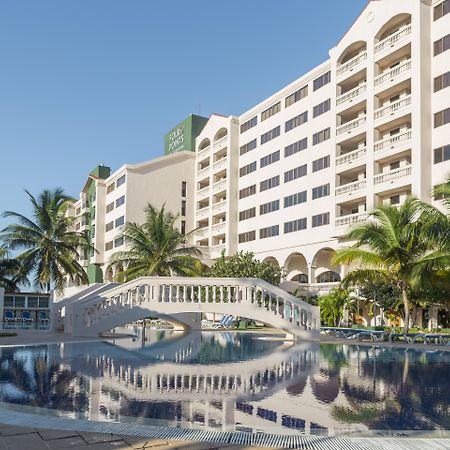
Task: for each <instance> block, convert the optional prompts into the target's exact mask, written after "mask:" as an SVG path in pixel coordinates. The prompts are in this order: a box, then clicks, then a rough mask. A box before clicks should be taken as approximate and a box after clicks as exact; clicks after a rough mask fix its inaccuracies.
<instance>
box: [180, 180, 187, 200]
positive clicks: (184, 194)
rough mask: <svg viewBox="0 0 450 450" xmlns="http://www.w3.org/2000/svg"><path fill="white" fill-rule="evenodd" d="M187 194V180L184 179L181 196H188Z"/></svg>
mask: <svg viewBox="0 0 450 450" xmlns="http://www.w3.org/2000/svg"><path fill="white" fill-rule="evenodd" d="M186 195H187V182H186V181H182V182H181V196H182V197H186Z"/></svg>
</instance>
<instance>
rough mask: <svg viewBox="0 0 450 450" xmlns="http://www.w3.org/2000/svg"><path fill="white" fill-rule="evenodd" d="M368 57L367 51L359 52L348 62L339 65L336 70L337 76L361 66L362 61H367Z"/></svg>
mask: <svg viewBox="0 0 450 450" xmlns="http://www.w3.org/2000/svg"><path fill="white" fill-rule="evenodd" d="M366 59H367V51H364V52H362V53H359V54H358V55H356V56H354V57H353V58H352V59H349V60H348V61H347V62H346V63H344V64H342V65H341V66H339V67H338V68H337V70H336V73H337V76H338V77H339V76H341V75H343V74H344V73H346V72H348V71H353V69H354V68H355V67H356V66H359V65H360V64H361V63H363V62H364V61H366Z"/></svg>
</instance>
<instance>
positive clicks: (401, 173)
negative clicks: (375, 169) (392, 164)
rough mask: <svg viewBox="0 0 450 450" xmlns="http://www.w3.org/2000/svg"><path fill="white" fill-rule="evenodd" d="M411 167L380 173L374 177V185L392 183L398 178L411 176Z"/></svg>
mask: <svg viewBox="0 0 450 450" xmlns="http://www.w3.org/2000/svg"><path fill="white" fill-rule="evenodd" d="M411 168H412V166H411V165H409V166H406V167H400V168H399V169H395V170H391V171H389V172H386V173H380V174H379V175H375V177H374V184H381V183H387V182H392V181H394V180H398V179H399V178H404V177H407V176H408V175H411Z"/></svg>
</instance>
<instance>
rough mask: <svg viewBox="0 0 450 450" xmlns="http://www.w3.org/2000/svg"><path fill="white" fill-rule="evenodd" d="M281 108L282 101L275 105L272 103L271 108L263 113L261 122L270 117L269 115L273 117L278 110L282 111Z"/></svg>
mask: <svg viewBox="0 0 450 450" xmlns="http://www.w3.org/2000/svg"><path fill="white" fill-rule="evenodd" d="M280 109H281V102H278V103H275V105H272V106H271V107H270V108H267V109H266V110H265V111H263V112H262V113H261V122H263V121H264V120H266V119H268V118H269V117H272V116H273V115H275V114H276V113H277V112H280Z"/></svg>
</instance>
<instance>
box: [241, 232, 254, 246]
mask: <svg viewBox="0 0 450 450" xmlns="http://www.w3.org/2000/svg"><path fill="white" fill-rule="evenodd" d="M255 239H256V231H255V230H253V231H247V232H246V233H241V234H240V235H239V244H243V243H244V242H250V241H254V240H255Z"/></svg>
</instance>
